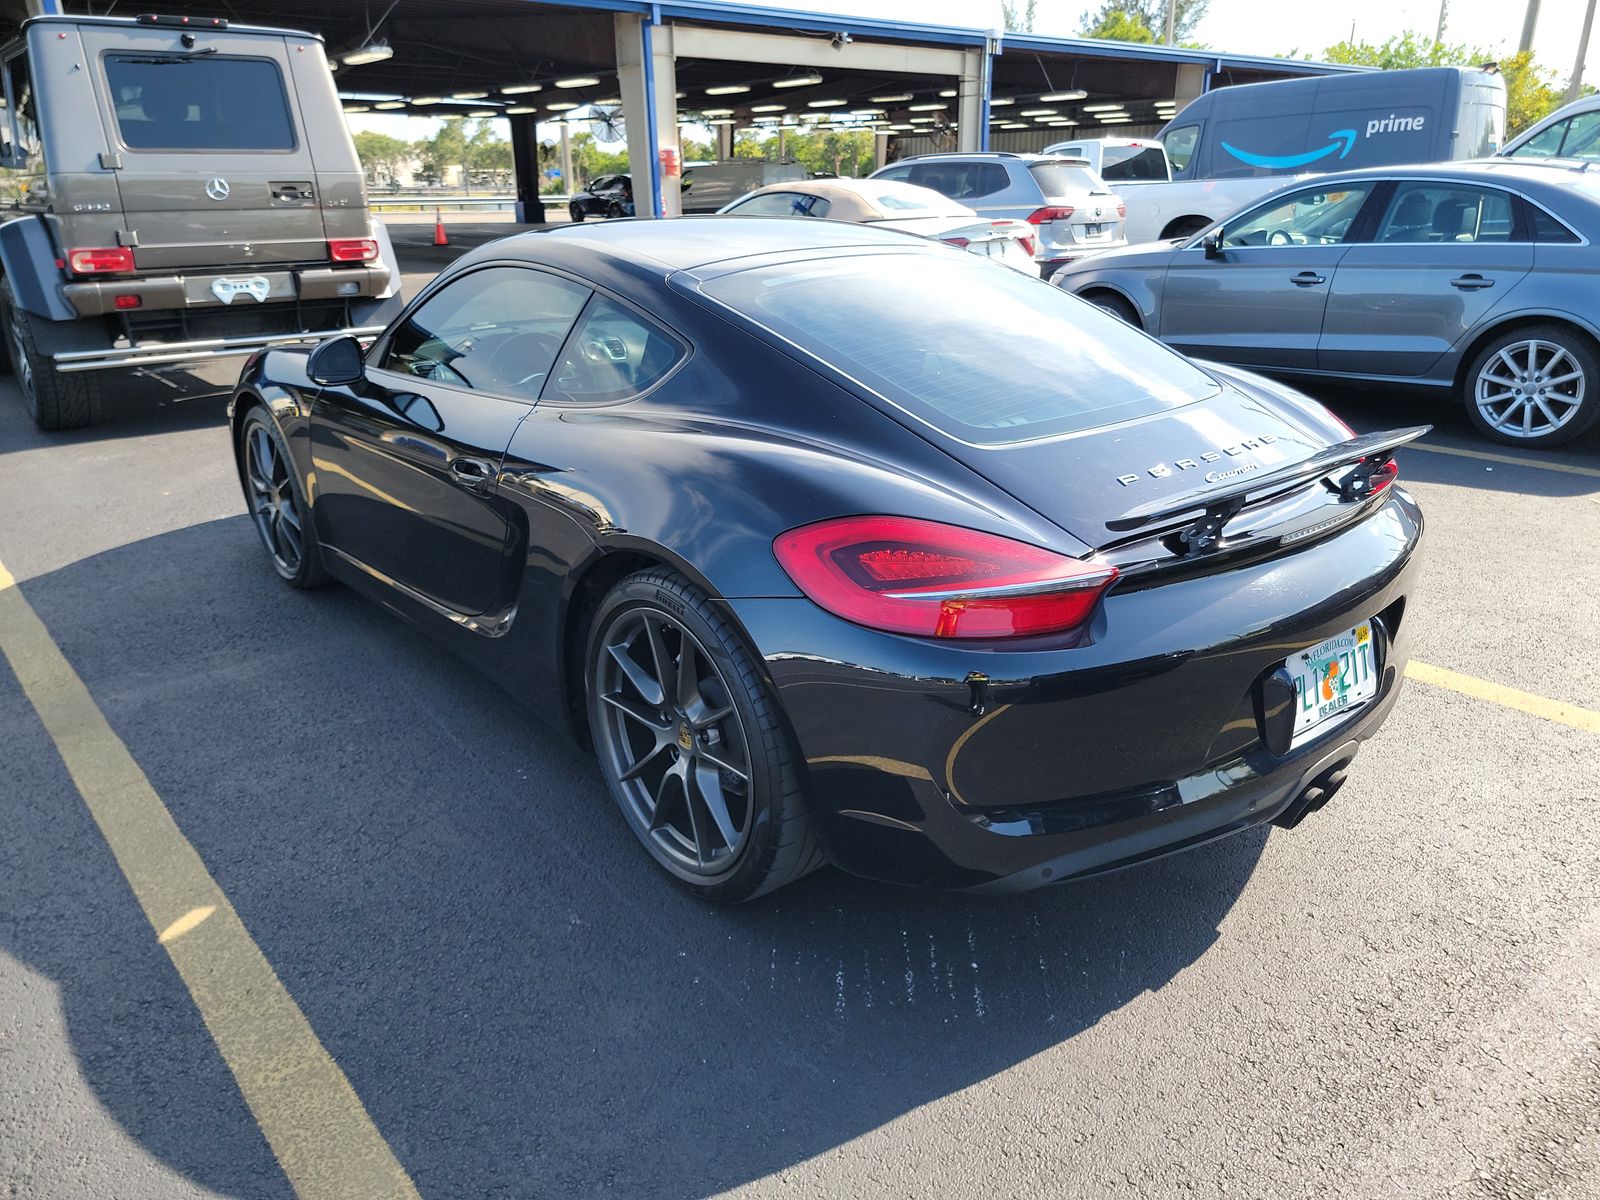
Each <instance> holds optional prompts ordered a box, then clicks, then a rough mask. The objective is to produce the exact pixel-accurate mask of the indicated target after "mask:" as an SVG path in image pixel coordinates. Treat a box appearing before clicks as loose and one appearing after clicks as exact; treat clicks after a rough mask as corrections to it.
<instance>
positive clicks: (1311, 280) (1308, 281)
mask: <svg viewBox="0 0 1600 1200" xmlns="http://www.w3.org/2000/svg"><path fill="white" fill-rule="evenodd" d="M1289 282H1290V283H1292V284H1294V285H1295V287H1316V286H1317V284H1319V283H1327V282H1328V281H1327V279H1326V278H1325V277H1324V276H1322V275H1318V274H1317V273H1316V272H1315V271H1301V272H1300V274H1298V275H1291V276H1289Z"/></svg>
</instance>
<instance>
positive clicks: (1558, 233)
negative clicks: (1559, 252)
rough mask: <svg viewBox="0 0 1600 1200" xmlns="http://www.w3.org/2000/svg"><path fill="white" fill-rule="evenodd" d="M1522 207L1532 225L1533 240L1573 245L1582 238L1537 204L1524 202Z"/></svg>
mask: <svg viewBox="0 0 1600 1200" xmlns="http://www.w3.org/2000/svg"><path fill="white" fill-rule="evenodd" d="M1522 209H1523V211H1524V212H1525V213H1527V214H1528V223H1529V224H1530V225H1531V226H1532V227H1533V240H1534V241H1536V242H1545V243H1555V244H1557V245H1566V246H1573V245H1576V244H1577V243H1578V242H1580V241H1582V240H1583V239H1582V238H1580V237H1579V236H1578V235H1577V234H1575V233H1573V232H1572V230H1570V229H1568V228H1567V227H1566V226H1565V225H1563V224H1562V223H1561V222H1560V221H1558V220H1556V219H1555V218H1554V217H1552V216H1551V215H1550V214H1549V213H1547V212H1545V210H1544V209H1542V208H1540V207H1539V206H1538V205H1537V204H1534V203H1531V202H1524V204H1523V206H1522Z"/></svg>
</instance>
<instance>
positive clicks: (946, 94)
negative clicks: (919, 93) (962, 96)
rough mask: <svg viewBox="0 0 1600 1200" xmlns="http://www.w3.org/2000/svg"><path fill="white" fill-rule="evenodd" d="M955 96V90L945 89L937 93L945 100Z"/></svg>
mask: <svg viewBox="0 0 1600 1200" xmlns="http://www.w3.org/2000/svg"><path fill="white" fill-rule="evenodd" d="M955 94H956V89H955V88H945V89H944V90H943V91H942V92H940V93H939V95H941V96H944V97H946V98H949V97H951V96H954V95H955Z"/></svg>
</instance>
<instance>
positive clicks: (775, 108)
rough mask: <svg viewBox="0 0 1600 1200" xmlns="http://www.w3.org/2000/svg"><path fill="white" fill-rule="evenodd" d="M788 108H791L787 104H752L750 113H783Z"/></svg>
mask: <svg viewBox="0 0 1600 1200" xmlns="http://www.w3.org/2000/svg"><path fill="white" fill-rule="evenodd" d="M788 107H789V106H788V105H787V104H752V105H751V106H750V111H751V112H753V113H762V112H783V111H785V110H786V109H787V108H788Z"/></svg>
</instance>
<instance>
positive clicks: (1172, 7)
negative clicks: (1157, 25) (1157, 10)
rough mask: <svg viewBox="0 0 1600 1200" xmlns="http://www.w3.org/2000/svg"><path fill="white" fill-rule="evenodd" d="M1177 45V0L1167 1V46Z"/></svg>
mask: <svg viewBox="0 0 1600 1200" xmlns="http://www.w3.org/2000/svg"><path fill="white" fill-rule="evenodd" d="M1177 44H1178V0H1167V45H1169V46H1176V45H1177Z"/></svg>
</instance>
